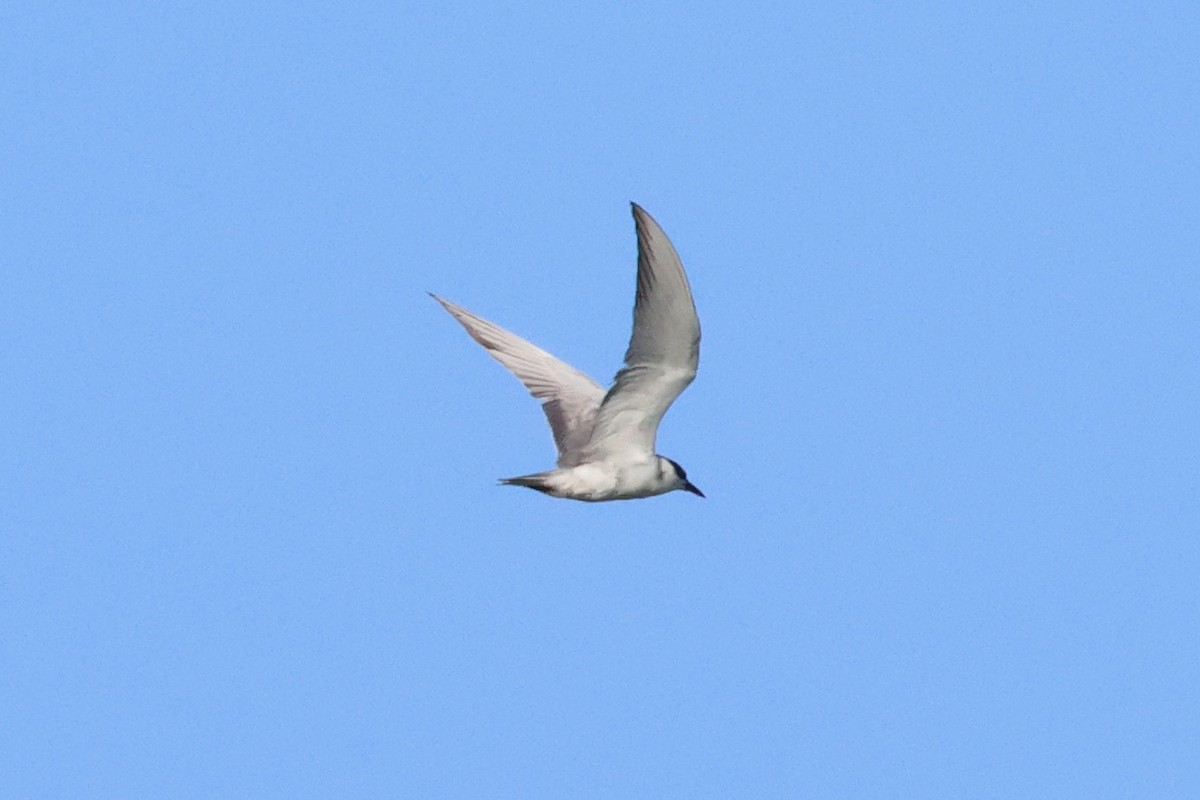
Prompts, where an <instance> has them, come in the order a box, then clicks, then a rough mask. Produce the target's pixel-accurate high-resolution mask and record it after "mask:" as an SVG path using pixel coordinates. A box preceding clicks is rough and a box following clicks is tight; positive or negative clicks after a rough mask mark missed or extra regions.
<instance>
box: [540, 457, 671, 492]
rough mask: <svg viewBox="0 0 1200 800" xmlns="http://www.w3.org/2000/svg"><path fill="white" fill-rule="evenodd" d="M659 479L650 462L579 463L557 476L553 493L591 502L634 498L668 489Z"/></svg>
mask: <svg viewBox="0 0 1200 800" xmlns="http://www.w3.org/2000/svg"><path fill="white" fill-rule="evenodd" d="M656 478H657V470H656V469H655V467H654V465H653V464H650V463H646V464H642V463H633V464H622V465H613V464H604V463H592V464H580V465H579V466H577V467H571V468H570V469H565V470H562V471H561V472H560V473H559V475H557V476H555V478H554V480H553V486H552V489H553V491H552V492H551V494H553V495H554V496H556V497H565V498H569V499H572V500H584V501H588V502H602V501H605V500H634V499H637V498H640V497H653V496H655V495H659V494H663V493H665V492H667V491H669V489H668V488H666V487H664V486H662V485H660V483H659V482H658V481H657V480H656Z"/></svg>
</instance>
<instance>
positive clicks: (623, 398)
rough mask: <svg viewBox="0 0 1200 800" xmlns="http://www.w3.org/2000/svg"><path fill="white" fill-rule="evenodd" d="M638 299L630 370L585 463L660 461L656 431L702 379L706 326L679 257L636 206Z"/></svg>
mask: <svg viewBox="0 0 1200 800" xmlns="http://www.w3.org/2000/svg"><path fill="white" fill-rule="evenodd" d="M633 220H634V224H635V225H636V227H637V240H638V271H637V299H636V301H635V302H634V306H633V335H632V336H631V337H630V339H629V349H628V350H627V351H626V352H625V368H624V369H622V370H621V371H620V372H618V373H617V377H616V381H615V382H614V384H613V387H612V388H611V389H610V390H609V391H608V394H607V395H605V397H604V401H603V402H602V403H601V405H600V410H599V412H598V413H597V414H596V422H595V427H594V428H593V431H592V438H591V441H590V442H588V445H587V448H586V453H585V460H587V461H592V460H596V459H601V458H608V457H611V456H614V455H620V454H627V455H639V456H648V455H653V454H654V440H655V436H656V434H657V433H658V424H659V422H661V421H662V418H663V415H664V414H666V413H667V409H668V408H670V407H671V403H673V402H675V398H676V397H679V395H680V394H681V393H682V392H683V390H684V389H686V388H687V387H688V384H690V383H691V382H692V380H693V379H695V377H696V367H697V365H698V364H699V363H700V319H699V318H698V317H697V316H696V304H695V302H693V300H692V289H691V287H690V286H689V285H688V280H687V275H686V274H684V271H683V264H682V263H681V262H680V261H679V255H678V254H677V253H676V252H675V248H674V247H673V246H672V245H671V241H670V240H669V239H668V238H667V235H666V234H665V233H663V230H662V228H660V227H659V226H658V223H657V222H655V221H654V220H653V219H652V218H651V216H650V215H649V214H647V213H646V212H645V211H644V210H643V209H642V208H641V207H640V206H639V205H638V204H637V203H634V204H633Z"/></svg>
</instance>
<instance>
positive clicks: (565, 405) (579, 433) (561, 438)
mask: <svg viewBox="0 0 1200 800" xmlns="http://www.w3.org/2000/svg"><path fill="white" fill-rule="evenodd" d="M430 297H432V298H433V299H434V300H437V301H438V302H439V303H441V304H442V307H443V308H445V309H446V310H447V311H448V312H450V315H451V316H453V317H454V318H455V319H456V320H458V322H459V323H460V324H461V325H462V326H463V328H465V329H466V331H467V333H469V334H470V335H471V338H472V339H474V340H475V341H477V342H479V344H481V345H483V347H484V349H486V350H487V351H488V353H489V354H490V355H491V356H492V358H494V359H496V360H497V361H499V362H500V363H501V364H503V365H504V366H505V367H507V368H508V370H509V371H510V372H512V373H513V374H514V375H516V376H517V378H519V379H520V381H521V383H523V384H525V388H527V389H528V390H529V393H530V394H532V395H533V396H534V397H535V398H537V399H538V400H541V401H542V410H543V411H544V412H545V413H546V419H547V421H549V423H550V431H551V433H553V434H554V444H555V446H556V447H557V448H558V466H560V467H573V466H576V465H577V464H580V463H582V456H583V451H584V448H585V446H586V445H587V443H588V442H589V441H590V440H591V437H592V427H593V425H594V423H595V419H596V412H597V410H598V409H599V407H600V403H601V401H602V400H603V399H604V389H603V388H602V387H601V386H600V385H599V384H597V383H596V382H595V381H594V380H592V379H591V378H589V377H588V376H587V375H584V374H583V373H582V372H580V371H579V370H577V369H575V368H574V367H572V366H571V365H570V364H567V363H566V362H564V361H561V360H559V359H557V358H555V357H554V356H552V355H550V354H549V353H547V352H546V351H545V350H543V349H541V348H540V347H537V346H536V345H533V344H530V343H529V342H527V341H526V340H524V339H522V338H521V337H520V336H517V335H516V334H515V333H511V332H509V331H506V330H505V329H504V328H501V327H500V326H499V325H496V324H495V323H492V322H488V321H487V320H486V319H484V318H483V317H480V316H477V315H475V314H472V313H471V312H470V311H467V310H466V309H465V308H463V307H462V306H458V305H455V304H454V303H451V302H450V301H449V300H443V299H442V298H440V297H438V296H437V295H436V294H433V293H432V292H431V293H430Z"/></svg>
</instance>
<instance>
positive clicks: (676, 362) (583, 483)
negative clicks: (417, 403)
mask: <svg viewBox="0 0 1200 800" xmlns="http://www.w3.org/2000/svg"><path fill="white" fill-rule="evenodd" d="M633 218H634V223H635V226H636V228H637V240H638V274H637V296H636V300H635V303H634V309H633V334H632V335H631V337H630V340H629V349H628V350H627V351H626V353H625V366H624V368H622V369H621V370H620V371H619V372H618V373H617V376H616V380H615V381H614V382H613V386H612V388H611V389H609V390H608V391H607V392H605V390H604V389H603V388H601V387H600V385H599V384H598V383H596V382H595V381H594V380H592V379H591V378H589V377H588V376H587V375H585V374H583V373H582V372H580V371H579V370H577V369H575V368H574V367H572V366H570V365H569V364H567V363H565V362H563V361H560V360H559V359H557V358H555V357H554V356H552V355H550V354H549V353H547V352H546V351H545V350H542V349H541V348H539V347H537V346H535V345H533V344H530V343H529V342H527V341H525V340H524V339H522V338H521V337H519V336H517V335H516V334H513V333H510V332H509V331H506V330H505V329H503V328H501V327H500V326H498V325H496V324H494V323H491V322H488V321H487V320H485V319H483V318H482V317H479V316H476V315H475V314H472V313H471V312H470V311H467V310H466V309H465V308H462V307H461V306H457V305H455V304H454V303H451V302H449V301H447V300H443V299H442V298H440V297H438V296H437V295H433V298H434V299H435V300H437V301H438V302H439V303H441V304H442V306H443V307H445V309H446V310H447V311H449V312H450V314H451V315H452V316H453V317H454V318H455V319H457V320H458V321H459V323H461V324H462V326H463V327H464V328H465V329H466V331H467V333H469V334H470V335H471V337H472V338H473V339H475V341H477V342H479V344H481V345H483V347H484V348H485V349H486V350H487V351H488V353H490V354H491V355H492V357H493V358H495V359H496V360H497V361H499V362H500V363H501V364H503V365H504V366H505V367H507V368H508V369H509V370H510V371H511V372H512V373H513V374H514V375H516V376H517V378H519V379H520V380H521V382H522V383H523V384H525V386H526V388H528V389H529V391H530V393H531V394H532V395H533V396H534V397H536V398H537V399H538V400H541V401H542V408H543V410H544V411H545V412H546V419H547V420H548V421H549V422H550V430H551V432H552V433H553V434H554V443H555V445H556V446H557V448H558V468H557V469H553V470H549V471H547V472H539V473H536V474H533V475H523V476H521V477H517V478H505V479H502V480H501V483H505V484H510V485H514V486H527V487H529V488H531V489H537V490H538V491H540V492H544V493H546V494H549V495H552V496H554V497H564V498H570V499H573V500H587V501H602V500H628V499H633V498H639V497H652V496H654V495H658V494H665V493H666V492H670V491H674V490H677V489H680V490H684V491H688V492H692V493H693V494H697V495H699V496H700V497H703V496H704V495H703V494H702V493H701V492H700V490H699V489H697V488H696V487H695V486H694V485H692V483H691V482H690V481H688V479H687V473H685V472H684V470H683V468H682V467H680V466H679V464H678V463H676V462H674V461H672V460H671V459H669V458H665V457H663V456H660V455H657V454H656V453H655V452H654V443H655V437H656V434H657V432H658V425H659V422H660V421H661V420H662V418H663V415H664V414H665V413H666V412H667V409H668V408H670V406H671V403H673V402H674V401H675V398H677V397H678V396H679V395H680V393H682V392H683V390H684V389H686V388H687V387H688V385H689V384H690V383H691V382H692V380H693V379H695V377H696V368H697V365H698V364H699V361H700V320H699V318H698V317H697V316H696V306H695V303H694V302H693V300H692V291H691V287H690V286H689V285H688V280H687V275H686V274H685V273H684V271H683V264H682V263H681V262H680V260H679V256H678V255H677V254H676V252H675V248H674V247H673V246H672V245H671V242H670V240H669V239H667V236H666V234H665V233H663V230H662V228H660V227H659V226H658V223H656V222H655V221H654V220H653V219H652V218H651V217H650V215H649V214H647V213H646V212H645V211H643V210H642V209H641V207H639V206H638V205H637V204H636V203H635V204H633Z"/></svg>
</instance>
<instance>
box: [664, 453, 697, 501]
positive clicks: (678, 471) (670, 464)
mask: <svg viewBox="0 0 1200 800" xmlns="http://www.w3.org/2000/svg"><path fill="white" fill-rule="evenodd" d="M658 462H659V469H660V471H661V472H662V475H663V477H664V478H665V479H666V480H668V481H670V482H671V483H672V486H671V490H672V491H674V490H675V489H681V490H683V491H685V492H691V493H692V494H694V495H698V496H700V497H704V492H702V491H700V490H699V489H697V488H696V485H695V484H693V483H692V482H691V481H689V480H688V476H687V472H685V471H684V469H683V467H681V466H679V462H678V461H672V460H671V459H669V458H666V457H665V456H659V457H658Z"/></svg>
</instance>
